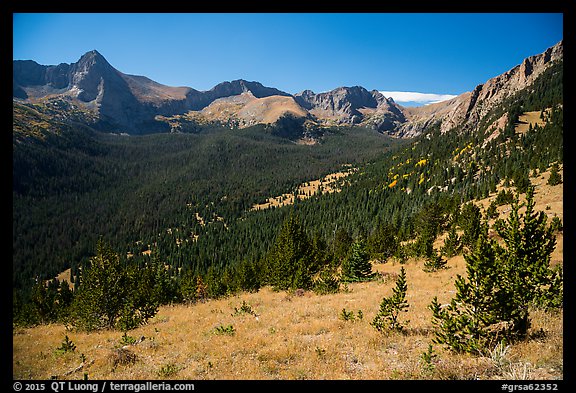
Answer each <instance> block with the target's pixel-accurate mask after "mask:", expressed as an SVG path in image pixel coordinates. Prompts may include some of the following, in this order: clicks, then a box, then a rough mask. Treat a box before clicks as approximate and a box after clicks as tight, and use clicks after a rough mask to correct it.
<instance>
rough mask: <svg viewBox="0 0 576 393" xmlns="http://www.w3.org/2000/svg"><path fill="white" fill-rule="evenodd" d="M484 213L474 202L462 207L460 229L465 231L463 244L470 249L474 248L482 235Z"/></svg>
mask: <svg viewBox="0 0 576 393" xmlns="http://www.w3.org/2000/svg"><path fill="white" fill-rule="evenodd" d="M481 221H482V212H481V211H480V208H479V207H478V206H476V205H475V204H474V203H472V202H468V203H467V204H465V205H464V207H462V212H461V214H460V217H459V223H460V228H462V229H463V230H464V233H463V234H462V244H463V245H465V246H467V247H468V248H469V249H472V248H474V246H475V244H476V240H477V239H478V236H479V235H480V230H481V229H480V227H481Z"/></svg>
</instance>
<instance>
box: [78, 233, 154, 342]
mask: <svg viewBox="0 0 576 393" xmlns="http://www.w3.org/2000/svg"><path fill="white" fill-rule="evenodd" d="M153 277H154V271H153V270H152V269H148V268H137V267H136V266H129V267H128V266H125V265H123V264H122V262H121V261H120V257H119V256H118V254H116V253H115V252H114V251H113V250H112V248H111V247H110V246H109V245H108V244H106V243H105V242H104V241H103V240H102V239H100V240H99V241H98V244H97V246H96V256H94V257H93V258H91V260H90V263H89V265H88V266H86V267H85V268H83V269H82V274H81V281H80V286H79V288H78V290H77V294H76V295H75V296H74V300H73V302H72V306H71V307H72V315H71V322H72V324H73V325H74V326H76V327H77V328H79V329H81V330H87V331H91V330H97V329H106V328H107V329H114V328H119V329H122V330H129V329H133V328H135V327H137V326H139V325H141V324H144V323H146V322H147V321H148V319H149V318H151V317H153V316H154V315H155V314H156V312H157V311H158V304H157V303H156V302H155V300H154V298H153V293H152V292H153V289H154V280H153Z"/></svg>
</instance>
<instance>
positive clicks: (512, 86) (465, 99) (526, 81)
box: [396, 41, 564, 136]
mask: <svg viewBox="0 0 576 393" xmlns="http://www.w3.org/2000/svg"><path fill="white" fill-rule="evenodd" d="M563 54H564V47H563V42H562V41H560V42H559V43H558V44H556V45H554V46H553V47H550V48H548V49H547V50H546V51H545V52H544V53H541V54H539V55H536V56H531V57H528V58H526V59H524V61H523V62H522V64H519V65H517V66H516V67H514V68H512V69H511V70H509V71H507V72H505V73H503V74H501V75H498V76H496V77H494V78H492V79H489V80H488V81H486V83H484V84H481V85H478V86H476V88H475V89H474V90H473V91H471V92H467V93H463V94H461V95H459V96H458V97H456V98H453V99H451V100H449V101H444V102H440V103H437V104H431V105H426V106H423V107H418V108H406V109H405V111H404V113H405V114H406V119H407V121H406V122H405V123H403V124H402V125H400V126H399V127H398V129H397V130H396V132H397V133H398V135H399V136H416V135H419V134H421V133H422V132H423V131H424V130H425V129H426V127H427V126H429V125H431V124H433V123H440V129H441V131H442V132H447V131H449V130H451V129H453V128H454V127H457V126H460V125H464V127H465V128H470V127H474V126H475V125H476V124H478V122H479V121H480V120H481V119H482V117H484V116H485V115H486V114H487V113H488V112H489V111H490V110H492V109H493V108H495V107H496V106H497V105H499V104H501V103H502V102H503V101H504V100H505V99H506V98H508V97H510V96H512V95H513V94H515V93H516V92H518V91H520V90H522V89H524V88H526V87H528V86H530V85H531V84H533V83H534V81H535V80H536V78H538V76H540V74H542V73H543V72H544V71H545V70H546V69H547V68H548V67H549V66H550V65H551V64H552V62H554V61H557V60H560V59H562V58H563Z"/></svg>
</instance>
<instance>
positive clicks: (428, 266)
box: [423, 249, 448, 273]
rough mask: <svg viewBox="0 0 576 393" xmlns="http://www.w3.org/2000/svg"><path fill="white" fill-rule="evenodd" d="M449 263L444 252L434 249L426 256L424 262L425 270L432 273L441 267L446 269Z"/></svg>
mask: <svg viewBox="0 0 576 393" xmlns="http://www.w3.org/2000/svg"><path fill="white" fill-rule="evenodd" d="M447 263H448V261H446V260H445V259H444V258H442V253H439V252H437V251H436V250H434V249H433V250H432V253H431V255H430V256H429V257H428V258H426V261H425V262H424V267H423V270H424V271H425V272H428V273H430V272H435V271H438V270H441V269H446V264H447Z"/></svg>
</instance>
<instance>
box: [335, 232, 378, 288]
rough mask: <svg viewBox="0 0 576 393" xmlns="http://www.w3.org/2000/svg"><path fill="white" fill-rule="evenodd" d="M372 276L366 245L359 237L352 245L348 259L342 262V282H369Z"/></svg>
mask: <svg viewBox="0 0 576 393" xmlns="http://www.w3.org/2000/svg"><path fill="white" fill-rule="evenodd" d="M374 275H375V273H374V272H372V263H370V258H369V255H368V251H367V250H366V243H365V241H364V239H363V238H362V237H359V238H358V239H357V240H356V241H355V242H354V243H352V246H351V247H350V252H349V254H348V257H347V258H346V259H345V260H344V261H343V262H342V280H343V281H347V282H352V281H364V280H371V279H372V278H373V277H374Z"/></svg>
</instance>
